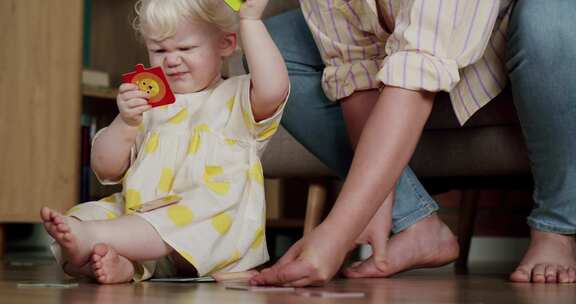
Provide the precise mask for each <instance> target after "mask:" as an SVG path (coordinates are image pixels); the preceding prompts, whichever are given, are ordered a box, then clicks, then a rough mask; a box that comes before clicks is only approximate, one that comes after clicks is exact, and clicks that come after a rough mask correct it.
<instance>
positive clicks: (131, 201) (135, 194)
mask: <svg viewBox="0 0 576 304" xmlns="http://www.w3.org/2000/svg"><path fill="white" fill-rule="evenodd" d="M124 200H125V201H126V210H125V211H126V213H128V214H131V213H133V212H134V211H132V209H138V208H140V206H141V205H142V198H141V196H140V192H139V191H138V190H136V189H128V190H126V197H125V198H124Z"/></svg>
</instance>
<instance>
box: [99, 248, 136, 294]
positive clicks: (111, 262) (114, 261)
mask: <svg viewBox="0 0 576 304" xmlns="http://www.w3.org/2000/svg"><path fill="white" fill-rule="evenodd" d="M91 264H92V271H93V272H94V277H95V278H96V280H97V281H98V282H99V283H101V284H118V283H128V282H130V281H132V278H133V276H134V265H133V264H132V262H130V260H128V259H127V258H125V257H123V256H121V255H118V253H117V252H116V250H114V248H112V247H110V246H108V245H106V244H96V245H94V251H93V252H92V259H91Z"/></svg>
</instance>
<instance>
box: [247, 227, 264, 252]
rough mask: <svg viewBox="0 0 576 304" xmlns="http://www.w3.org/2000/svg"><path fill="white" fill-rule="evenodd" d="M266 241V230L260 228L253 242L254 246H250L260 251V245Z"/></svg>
mask: <svg viewBox="0 0 576 304" xmlns="http://www.w3.org/2000/svg"><path fill="white" fill-rule="evenodd" d="M263 241H264V228H263V227H262V228H258V230H256V235H255V236H254V242H252V245H251V246H250V248H252V249H258V247H260V245H262V242H263Z"/></svg>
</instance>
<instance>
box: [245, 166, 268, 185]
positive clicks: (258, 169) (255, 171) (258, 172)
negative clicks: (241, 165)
mask: <svg viewBox="0 0 576 304" xmlns="http://www.w3.org/2000/svg"><path fill="white" fill-rule="evenodd" d="M248 176H249V177H250V179H252V180H253V181H255V182H257V183H258V184H260V185H264V172H263V170H262V165H261V164H260V162H257V163H255V164H253V165H252V167H250V171H249V172H248Z"/></svg>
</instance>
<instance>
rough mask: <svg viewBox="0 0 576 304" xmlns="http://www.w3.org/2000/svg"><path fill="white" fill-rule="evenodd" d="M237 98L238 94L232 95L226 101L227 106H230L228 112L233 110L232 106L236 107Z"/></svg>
mask: <svg viewBox="0 0 576 304" xmlns="http://www.w3.org/2000/svg"><path fill="white" fill-rule="evenodd" d="M235 100H236V96H232V97H231V98H230V99H228V101H227V102H226V108H228V112H232V108H233V107H234V102H235Z"/></svg>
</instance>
